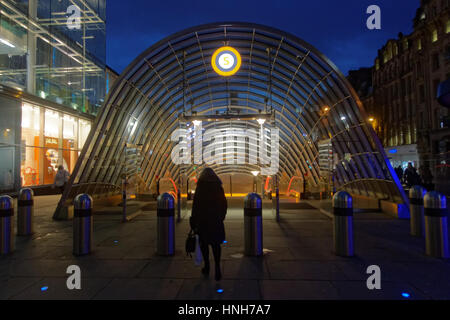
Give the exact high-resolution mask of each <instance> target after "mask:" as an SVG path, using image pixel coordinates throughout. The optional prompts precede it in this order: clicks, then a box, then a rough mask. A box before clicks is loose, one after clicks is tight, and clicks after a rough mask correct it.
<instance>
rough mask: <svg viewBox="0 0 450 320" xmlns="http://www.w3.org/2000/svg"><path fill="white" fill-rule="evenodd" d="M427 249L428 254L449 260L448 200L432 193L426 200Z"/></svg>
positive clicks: (426, 196) (429, 193)
mask: <svg viewBox="0 0 450 320" xmlns="http://www.w3.org/2000/svg"><path fill="white" fill-rule="evenodd" d="M424 213H425V249H426V254H427V255H428V256H431V257H435V258H444V259H446V258H449V249H448V227H447V215H448V212H447V199H446V197H445V196H444V195H442V194H440V193H438V192H435V191H432V192H428V193H427V194H426V195H425V198H424Z"/></svg>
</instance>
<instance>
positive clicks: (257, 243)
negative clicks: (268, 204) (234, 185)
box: [244, 193, 263, 256]
mask: <svg viewBox="0 0 450 320" xmlns="http://www.w3.org/2000/svg"><path fill="white" fill-rule="evenodd" d="M244 240H245V246H244V253H245V255H246V256H261V255H262V254H263V225H262V200H261V197H260V196H259V195H258V194H256V193H249V194H248V195H247V196H246V197H245V200H244Z"/></svg>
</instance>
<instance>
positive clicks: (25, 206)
mask: <svg viewBox="0 0 450 320" xmlns="http://www.w3.org/2000/svg"><path fill="white" fill-rule="evenodd" d="M33 220H34V192H33V190H31V189H22V190H20V192H19V198H18V200H17V235H18V236H22V237H26V236H31V235H32V234H33V233H34V226H33Z"/></svg>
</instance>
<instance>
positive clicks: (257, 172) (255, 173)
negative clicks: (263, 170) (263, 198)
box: [252, 171, 259, 192]
mask: <svg viewBox="0 0 450 320" xmlns="http://www.w3.org/2000/svg"><path fill="white" fill-rule="evenodd" d="M252 175H253V192H257V191H258V190H256V187H257V184H256V177H257V176H258V175H259V171H252Z"/></svg>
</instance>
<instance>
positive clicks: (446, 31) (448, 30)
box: [445, 19, 450, 33]
mask: <svg viewBox="0 0 450 320" xmlns="http://www.w3.org/2000/svg"><path fill="white" fill-rule="evenodd" d="M445 33H450V19H448V20H447V27H446V28H445Z"/></svg>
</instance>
